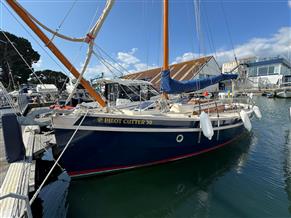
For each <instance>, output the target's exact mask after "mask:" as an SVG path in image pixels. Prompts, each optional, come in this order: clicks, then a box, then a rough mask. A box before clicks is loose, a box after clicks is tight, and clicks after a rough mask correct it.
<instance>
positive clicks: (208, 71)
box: [192, 58, 220, 92]
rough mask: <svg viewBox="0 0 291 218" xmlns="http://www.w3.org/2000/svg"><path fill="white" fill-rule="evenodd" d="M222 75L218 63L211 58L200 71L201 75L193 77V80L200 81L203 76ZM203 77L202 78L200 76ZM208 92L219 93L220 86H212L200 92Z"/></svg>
mask: <svg viewBox="0 0 291 218" xmlns="http://www.w3.org/2000/svg"><path fill="white" fill-rule="evenodd" d="M219 74H220V69H219V66H218V65H217V63H216V61H215V60H214V58H211V59H210V61H208V62H207V63H206V64H205V65H204V66H203V68H202V69H201V70H200V71H199V73H198V74H197V75H196V76H195V77H193V78H192V79H199V78H201V76H202V75H203V76H210V77H211V76H218V75H219ZM200 75H201V76H200ZM206 90H207V91H208V92H218V90H219V85H218V84H215V85H212V86H208V87H206V88H205V89H201V90H199V91H198V92H204V91H206Z"/></svg>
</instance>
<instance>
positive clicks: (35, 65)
mask: <svg viewBox="0 0 291 218" xmlns="http://www.w3.org/2000/svg"><path fill="white" fill-rule="evenodd" d="M41 67H42V59H39V60H38V62H36V63H33V64H32V68H33V69H34V70H41Z"/></svg>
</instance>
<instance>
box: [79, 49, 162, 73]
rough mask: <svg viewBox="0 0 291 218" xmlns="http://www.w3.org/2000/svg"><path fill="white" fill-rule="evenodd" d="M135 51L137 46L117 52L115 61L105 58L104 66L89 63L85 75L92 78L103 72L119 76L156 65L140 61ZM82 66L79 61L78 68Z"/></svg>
mask: <svg viewBox="0 0 291 218" xmlns="http://www.w3.org/2000/svg"><path fill="white" fill-rule="evenodd" d="M137 51H138V49H137V48H132V49H131V50H130V51H129V52H124V51H122V52H117V54H116V57H115V58H116V60H117V62H113V61H110V60H106V62H107V64H106V65H107V66H105V65H104V64H103V63H101V62H99V63H98V64H95V65H90V66H89V67H87V70H86V73H85V77H86V78H94V77H97V76H99V75H100V74H101V73H104V75H105V77H113V76H117V77H119V76H122V75H126V74H128V73H133V72H138V71H143V70H147V69H151V68H154V67H157V66H156V65H147V64H145V63H143V62H141V60H140V59H139V58H137V57H136V52H137ZM82 67H83V64H82V63H81V64H80V70H81V68H82Z"/></svg>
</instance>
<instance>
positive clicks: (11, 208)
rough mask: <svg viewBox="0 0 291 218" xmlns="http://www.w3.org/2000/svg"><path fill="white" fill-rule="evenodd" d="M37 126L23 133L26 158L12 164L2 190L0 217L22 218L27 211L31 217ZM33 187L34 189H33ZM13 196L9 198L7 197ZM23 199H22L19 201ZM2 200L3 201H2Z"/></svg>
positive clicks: (27, 128) (29, 127) (0, 190)
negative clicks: (29, 200)
mask: <svg viewBox="0 0 291 218" xmlns="http://www.w3.org/2000/svg"><path fill="white" fill-rule="evenodd" d="M35 129H36V127H35V126H28V127H26V128H24V131H23V142H24V146H25V149H26V158H25V159H24V160H23V161H18V162H15V163H11V164H10V165H9V169H8V171H7V173H6V177H5V179H4V181H3V183H2V186H1V188H0V217H1V218H2V217H20V216H22V215H23V213H24V212H25V211H26V212H27V213H28V214H27V215H28V216H29V215H30V206H29V204H28V194H29V189H34V173H35V164H34V162H33V160H32V157H33V148H34V141H35ZM32 187H33V188H32ZM9 194H10V195H11V194H12V195H13V196H9V197H7V195H9ZM19 197H20V198H22V199H19ZM1 198H2V199H1ZM24 199H26V200H24Z"/></svg>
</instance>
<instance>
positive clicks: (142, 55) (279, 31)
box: [0, 0, 291, 77]
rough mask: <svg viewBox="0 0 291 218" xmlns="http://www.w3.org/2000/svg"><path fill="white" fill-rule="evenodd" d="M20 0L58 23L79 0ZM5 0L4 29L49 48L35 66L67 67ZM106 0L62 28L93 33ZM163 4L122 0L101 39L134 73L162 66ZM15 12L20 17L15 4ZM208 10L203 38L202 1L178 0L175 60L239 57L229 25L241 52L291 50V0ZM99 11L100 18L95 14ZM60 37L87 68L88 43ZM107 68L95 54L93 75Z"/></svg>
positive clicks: (173, 13) (88, 4)
mask: <svg viewBox="0 0 291 218" xmlns="http://www.w3.org/2000/svg"><path fill="white" fill-rule="evenodd" d="M1 2H2V1H1ZM19 2H20V3H21V5H22V6H23V7H25V8H26V9H27V10H28V11H29V12H30V13H31V14H33V15H34V16H35V17H36V18H37V19H39V20H40V21H41V22H43V23H45V24H46V25H47V26H49V27H51V28H53V29H56V28H57V27H58V26H59V25H60V23H61V21H62V19H63V18H64V16H65V14H66V12H67V11H68V10H69V9H70V7H71V6H72V4H74V2H75V1H56V0H54V1H53V0H43V1H33V0H29V1H19ZM4 4H5V6H7V4H6V3H3V2H2V3H1V12H0V19H1V28H2V29H4V30H5V31H9V32H11V33H13V34H15V35H18V36H23V37H25V38H27V39H29V40H30V41H31V43H32V45H33V48H34V49H35V50H37V51H38V52H39V53H40V54H41V61H40V62H39V63H38V64H36V65H34V66H35V68H36V69H47V68H49V69H54V70H61V69H60V67H59V66H58V65H57V64H56V63H55V62H54V61H52V60H51V58H50V57H49V56H48V55H47V54H46V53H45V52H44V51H43V48H41V47H40V46H39V45H38V44H37V42H35V41H34V39H33V38H32V36H33V37H34V38H35V39H37V37H36V36H35V35H34V33H32V31H31V30H29V29H28V28H27V27H26V26H25V25H24V26H25V29H26V30H28V32H27V31H26V30H25V29H24V28H23V27H22V26H21V25H20V24H19V23H18V22H17V21H16V20H15V18H14V17H13V16H12V15H11V14H10V13H9V11H8V9H7V8H6V7H5V6H4ZM104 5H105V1H96V0H95V1H85V0H83V1H82V0H79V1H77V2H76V3H75V6H74V8H73V9H72V11H71V13H70V14H69V16H68V18H67V19H66V20H65V22H64V24H63V25H62V27H61V29H60V32H61V33H64V34H66V35H70V36H74V37H79V36H83V35H85V34H86V33H87V32H88V29H89V26H90V23H91V22H92V20H93V21H96V20H97V17H98V16H99V15H100V13H101V12H102V10H103V7H104ZM161 6H162V4H161V1H158V0H144V1H142V0H140V1H139V0H138V1H131V0H116V2H115V4H114V6H113V8H112V10H111V12H110V14H109V16H108V18H107V19H106V21H105V23H104V24H103V27H102V29H101V31H100V33H99V35H98V36H97V39H96V43H97V44H98V45H99V46H101V47H102V48H103V49H104V50H105V51H106V52H107V53H109V54H110V55H111V56H112V57H113V58H114V59H116V60H117V61H118V62H119V64H121V65H122V66H124V67H125V68H127V69H128V70H129V71H137V70H143V69H147V68H150V67H154V66H160V65H161V64H162V58H161V25H162V20H161V16H162V10H161ZM7 7H8V8H9V6H7ZM9 10H10V11H11V12H12V14H13V15H14V16H15V17H16V18H17V20H20V19H19V18H18V16H17V15H16V14H15V13H14V12H13V11H12V10H11V9H10V8H9ZM200 10H201V16H200V19H201V34H202V35H201V36H202V37H201V38H202V40H200V41H199V42H198V39H197V34H196V26H195V15H194V14H195V13H194V12H195V10H194V1H193V0H180V1H179V0H170V62H180V61H183V60H188V59H191V58H194V57H197V56H199V55H204V54H206V55H208V54H215V55H216V58H217V59H218V61H220V62H223V61H232V60H233V59H234V56H233V52H232V50H231V48H232V43H231V40H230V38H229V35H228V33H227V24H228V26H229V31H230V32H231V38H232V41H233V44H234V47H235V51H236V54H237V55H238V57H245V56H254V55H256V56H273V55H278V54H284V55H288V52H289V53H291V51H290V49H291V48H290V45H291V3H290V1H289V2H288V1H287V0H284V1H283V0H282V1H280V0H276V1H273V0H264V1H258V0H257V1H256V0H254V1H252V0H248V1H247V0H246V1H243V0H237V1H220V0H218V1H210V0H209V1H207V0H205V1H203V0H202V1H201V8H200ZM96 11H97V17H95V19H93V18H94V14H95V13H96ZM223 12H224V13H223ZM20 22H21V23H22V21H20ZM226 22H227V24H226ZM29 33H30V34H31V35H32V36H31V35H30V34H29ZM48 35H49V34H48ZM37 41H38V42H40V41H39V40H37ZM54 42H55V43H56V45H57V46H58V47H59V48H60V49H61V50H62V51H63V52H64V53H65V55H66V56H67V57H68V58H69V59H70V60H71V61H72V62H73V63H74V65H75V66H76V67H77V68H79V69H80V68H81V65H82V63H83V61H84V57H85V54H86V49H87V46H86V44H84V43H83V44H82V43H81V44H80V43H71V42H66V41H63V40H60V39H54ZM41 44H42V43H41ZM43 47H44V46H43ZM199 47H200V48H201V49H200V50H199ZM45 49H46V48H45ZM199 51H200V54H198V53H199ZM49 53H50V51H49ZM290 55H291V54H290ZM101 71H104V72H108V70H107V69H106V68H105V67H104V66H102V65H101V64H100V63H99V62H98V61H97V59H93V60H92V62H91V64H90V67H89V69H88V72H87V73H86V75H87V77H92V76H94V75H96V74H98V73H100V72H101Z"/></svg>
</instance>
